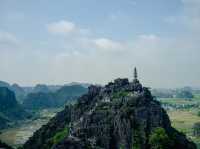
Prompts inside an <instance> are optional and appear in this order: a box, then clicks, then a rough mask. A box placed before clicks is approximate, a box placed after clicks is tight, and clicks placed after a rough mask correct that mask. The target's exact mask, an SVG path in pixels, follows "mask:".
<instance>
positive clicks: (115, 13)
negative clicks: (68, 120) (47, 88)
mask: <svg viewBox="0 0 200 149" xmlns="http://www.w3.org/2000/svg"><path fill="white" fill-rule="evenodd" d="M199 26H200V0H84V1H83V0H59V1H55V0H0V80H3V81H7V82H9V83H18V84H20V85H26V86H27V85H35V84H38V83H44V84H65V83H69V82H88V83H97V84H106V83H107V82H110V81H113V80H114V79H115V78H118V77H121V78H129V79H130V80H131V79H132V73H133V68H134V67H135V66H136V67H137V69H138V73H139V74H138V75H139V79H140V80H141V82H142V83H143V84H144V85H145V86H148V87H156V88H168V87H170V88H171V87H173V88H174V87H183V86H195V87H199V86H200V69H199V65H200V58H199V56H200V27H199Z"/></svg>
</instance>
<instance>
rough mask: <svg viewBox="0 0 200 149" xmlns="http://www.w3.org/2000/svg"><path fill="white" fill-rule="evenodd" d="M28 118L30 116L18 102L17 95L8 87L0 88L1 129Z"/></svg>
mask: <svg viewBox="0 0 200 149" xmlns="http://www.w3.org/2000/svg"><path fill="white" fill-rule="evenodd" d="M28 117H30V114H29V113H27V112H26V111H25V110H24V109H23V108H22V106H21V105H20V104H19V103H18V102H17V100H16V98H15V93H14V92H13V91H11V90H10V89H8V88H7V87H0V129H2V128H5V127H7V126H9V124H10V123H12V122H15V121H18V120H23V119H26V118H28Z"/></svg>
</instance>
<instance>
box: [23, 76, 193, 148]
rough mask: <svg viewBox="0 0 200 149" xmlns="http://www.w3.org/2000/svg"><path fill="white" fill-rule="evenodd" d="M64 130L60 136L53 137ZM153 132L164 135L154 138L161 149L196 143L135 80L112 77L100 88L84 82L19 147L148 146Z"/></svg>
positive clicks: (152, 145)
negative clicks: (80, 91) (84, 88)
mask: <svg viewBox="0 0 200 149" xmlns="http://www.w3.org/2000/svg"><path fill="white" fill-rule="evenodd" d="M135 76H137V75H135ZM66 130H68V131H66ZM65 131H66V133H64V137H63V138H61V139H60V140H58V141H55V140H54V139H55V137H56V136H57V135H58V134H60V133H62V132H65ZM157 132H162V133H164V135H165V136H166V137H167V138H168V142H167V144H162V141H160V142H155V143H158V144H159V143H160V144H159V145H161V146H164V147H165V148H166V149H167V148H171V149H178V148H181V149H195V148H196V147H195V145H194V144H193V143H192V142H190V141H188V140H187V138H186V137H185V136H184V135H183V134H181V133H179V132H178V131H176V130H175V129H174V128H172V127H171V123H170V120H169V117H168V115H167V114H166V112H165V111H164V109H163V108H162V107H161V105H160V103H159V102H158V101H156V100H154V99H153V97H152V95H151V92H150V91H149V89H148V88H146V87H143V86H142V85H141V84H140V82H139V80H138V79H134V81H133V82H129V81H128V79H116V80H114V82H110V83H108V84H107V85H105V87H99V86H90V87H89V89H88V93H87V94H85V95H83V96H82V97H80V98H79V100H78V102H77V104H75V105H73V106H66V108H65V110H64V111H62V112H61V113H59V114H58V115H57V116H56V117H55V118H53V119H52V120H51V121H50V122H49V123H48V124H47V125H46V126H44V127H42V128H41V129H40V130H39V131H37V132H36V133H35V134H34V135H33V137H32V138H30V140H29V141H28V142H27V143H26V144H25V145H24V148H25V149H35V148H47V146H48V147H49V148H53V149H71V148H77V149H86V148H91V149H151V148H152V149H153V148H154V144H152V142H151V141H149V140H152V138H151V136H152V135H154V133H157ZM160 139H162V138H160ZM165 143H166V142H165Z"/></svg>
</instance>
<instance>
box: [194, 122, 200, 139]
mask: <svg viewBox="0 0 200 149" xmlns="http://www.w3.org/2000/svg"><path fill="white" fill-rule="evenodd" d="M193 135H194V136H196V137H200V122H197V123H195V124H194V126H193Z"/></svg>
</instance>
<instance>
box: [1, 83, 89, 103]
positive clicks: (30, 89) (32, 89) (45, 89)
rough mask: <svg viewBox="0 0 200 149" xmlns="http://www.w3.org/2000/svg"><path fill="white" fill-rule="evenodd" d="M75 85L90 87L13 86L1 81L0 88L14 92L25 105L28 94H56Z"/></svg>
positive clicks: (82, 84) (85, 84)
mask: <svg viewBox="0 0 200 149" xmlns="http://www.w3.org/2000/svg"><path fill="white" fill-rule="evenodd" d="M73 85H80V86H82V87H84V88H88V86H90V84H89V83H79V82H72V83H68V84H64V85H46V84H37V85H35V86H20V85H18V84H16V83H15V84H12V85H11V84H9V83H8V82H5V81H0V87H7V88H8V89H10V90H12V91H13V92H14V93H15V95H16V99H17V101H18V102H19V103H23V101H24V99H25V98H26V97H27V96H28V94H32V93H50V92H56V91H57V90H59V89H60V88H62V87H63V86H73Z"/></svg>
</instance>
